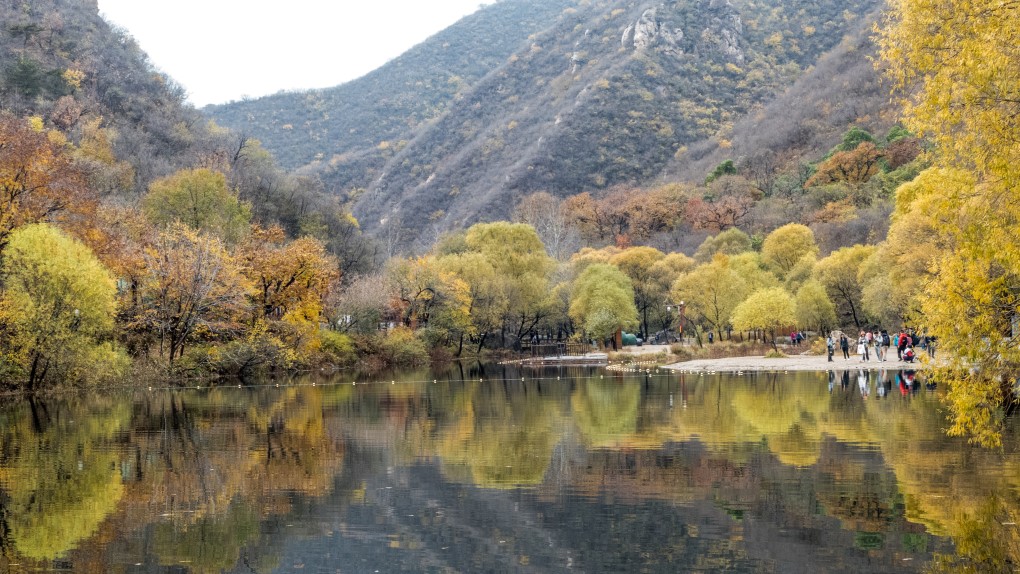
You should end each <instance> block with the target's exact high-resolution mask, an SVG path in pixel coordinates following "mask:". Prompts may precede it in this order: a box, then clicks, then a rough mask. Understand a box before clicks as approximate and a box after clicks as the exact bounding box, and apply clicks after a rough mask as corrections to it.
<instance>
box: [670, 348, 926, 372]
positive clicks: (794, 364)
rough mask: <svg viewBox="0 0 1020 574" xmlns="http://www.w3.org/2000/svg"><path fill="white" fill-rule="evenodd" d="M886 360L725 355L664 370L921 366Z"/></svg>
mask: <svg viewBox="0 0 1020 574" xmlns="http://www.w3.org/2000/svg"><path fill="white" fill-rule="evenodd" d="M889 355H890V357H889V360H888V361H876V360H874V358H872V360H870V361H861V360H860V358H859V357H857V356H856V355H851V356H850V359H849V360H847V359H844V358H843V357H842V356H841V355H840V356H836V357H833V358H832V362H831V363H830V362H828V361H827V360H826V357H825V355H793V356H789V357H784V358H781V359H766V358H765V357H727V358H724V359H699V360H696V361H684V362H682V363H673V364H672V365H666V367H665V368H667V369H674V370H678V371H715V372H740V371H828V370H833V369H835V370H843V369H866V370H869V371H878V370H882V369H897V370H898V369H920V368H921V365H920V364H918V363H917V362H914V363H906V362H903V361H899V360H897V359H896V355H895V354H893V353H889Z"/></svg>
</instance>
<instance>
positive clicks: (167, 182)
mask: <svg viewBox="0 0 1020 574" xmlns="http://www.w3.org/2000/svg"><path fill="white" fill-rule="evenodd" d="M142 208H143V209H144V211H145V214H146V215H147V216H148V217H149V219H151V220H152V221H153V222H154V223H156V224H159V225H162V226H166V225H169V224H171V223H174V222H178V221H179V222H181V223H183V224H185V225H187V226H188V227H190V228H192V229H194V230H195V231H200V232H202V233H206V234H211V235H215V236H216V237H219V238H220V239H222V240H223V241H225V242H226V243H228V244H232V243H234V242H236V241H237V240H239V239H240V238H241V237H242V236H244V234H245V233H246V232H247V231H248V224H249V222H250V221H251V209H250V208H249V206H248V205H247V204H245V203H243V202H241V201H240V200H239V199H238V198H237V195H235V194H234V193H232V192H231V191H230V188H229V187H228V186H227V178H226V176H224V175H223V174H222V173H220V172H217V171H213V170H210V169H192V170H183V171H179V172H177V173H175V174H173V175H171V176H169V177H165V178H163V179H159V180H156V181H154V182H152V185H150V186H149V193H148V194H146V196H145V197H144V198H143V200H142Z"/></svg>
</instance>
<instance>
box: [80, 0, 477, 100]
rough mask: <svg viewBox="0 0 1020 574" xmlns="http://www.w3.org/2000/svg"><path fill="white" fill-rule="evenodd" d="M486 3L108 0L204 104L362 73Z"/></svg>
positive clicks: (111, 14)
mask: <svg viewBox="0 0 1020 574" xmlns="http://www.w3.org/2000/svg"><path fill="white" fill-rule="evenodd" d="M484 3H486V0H438V1H434V2H428V1H423V0H333V1H330V0H284V1H279V0H277V1H268V0H173V1H170V0H99V11H100V12H101V13H102V14H103V15H104V16H105V17H106V19H107V20H109V21H111V22H113V23H114V24H116V25H118V26H120V27H121V28H124V29H126V30H127V31H128V32H129V33H130V34H131V35H132V36H133V37H134V38H135V40H137V41H138V43H139V45H140V46H141V47H142V49H143V50H145V52H146V53H148V54H149V59H150V61H151V62H152V63H153V64H155V65H156V67H158V68H159V69H160V70H162V71H164V72H166V73H167V74H169V75H170V77H172V78H174V79H175V80H176V81H177V82H178V83H180V84H181V85H183V86H184V87H185V88H186V89H187V91H188V94H189V99H190V101H191V103H193V104H194V105H195V106H197V107H201V106H204V105H206V104H219V103H224V102H228V101H231V100H239V99H241V98H242V97H243V96H252V97H258V96H264V95H267V94H273V93H276V92H278V91H280V90H294V89H310V88H326V87H330V86H335V85H337V84H341V83H343V82H345V81H348V80H353V79H354V78H357V77H359V76H362V75H364V74H366V73H368V72H370V71H372V70H374V69H375V68H378V67H379V66H381V65H382V64H385V63H386V62H387V61H389V60H392V59H393V58H395V57H397V56H399V55H400V54H402V53H403V52H404V51H406V50H407V49H408V48H410V47H411V46H414V45H415V44H417V43H419V42H421V41H422V40H424V39H426V38H428V37H429V36H431V35H432V34H435V33H436V32H438V31H440V30H442V29H443V28H446V27H447V26H449V25H451V24H453V23H454V22H456V21H457V20H459V19H460V18H462V17H463V16H466V15H467V14H470V13H472V12H474V11H475V10H477V9H478V7H479V5H480V4H484Z"/></svg>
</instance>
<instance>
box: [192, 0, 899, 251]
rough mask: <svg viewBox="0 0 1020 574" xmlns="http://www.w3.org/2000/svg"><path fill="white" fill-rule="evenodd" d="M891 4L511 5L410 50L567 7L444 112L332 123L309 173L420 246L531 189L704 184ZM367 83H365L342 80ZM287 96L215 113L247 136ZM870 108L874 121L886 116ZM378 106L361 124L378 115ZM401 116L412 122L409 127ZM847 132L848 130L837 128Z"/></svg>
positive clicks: (436, 98)
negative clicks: (240, 120)
mask: <svg viewBox="0 0 1020 574" xmlns="http://www.w3.org/2000/svg"><path fill="white" fill-rule="evenodd" d="M567 4H570V5H569V6H566V5H567ZM883 5H884V4H883V3H882V2H880V1H878V0H858V1H855V2H835V1H826V2H807V1H806V0H786V1H785V2H783V3H782V4H781V6H775V7H774V6H771V5H770V6H765V5H760V4H759V3H757V2H755V1H754V0H734V1H729V0H670V1H665V2H663V1H620V0H614V1H596V2H578V3H567V2H561V3H556V4H555V8H556V10H552V9H549V6H550V4H549V3H547V2H534V1H530V2H529V1H527V0H504V1H502V2H499V3H497V4H494V5H492V6H491V7H490V8H489V9H488V10H487V9H482V10H480V11H479V12H478V13H476V14H475V15H473V18H467V19H465V20H463V21H461V22H459V23H458V24H455V25H454V26H452V27H451V28H448V29H447V30H444V31H443V32H440V33H439V34H437V35H436V36H434V37H433V38H431V39H429V40H427V41H426V42H424V43H423V44H421V45H419V47H416V48H415V49H414V50H412V51H411V52H409V54H416V53H418V52H416V51H415V50H421V51H423V52H422V53H425V52H428V53H435V44H434V43H435V42H438V41H440V39H445V40H443V41H444V42H445V41H448V39H449V38H451V37H457V36H458V35H459V34H460V30H461V28H460V27H461V26H465V25H466V24H465V22H468V23H470V24H471V26H472V27H483V26H485V25H488V24H487V22H490V21H491V18H492V17H493V15H494V14H496V13H497V12H496V11H497V10H498V11H500V12H499V14H501V15H503V16H506V15H508V14H516V13H517V11H519V10H522V11H527V10H525V8H534V7H536V6H543V7H545V8H546V9H547V12H546V13H545V15H546V16H548V15H549V14H551V13H553V12H555V13H556V17H555V18H553V19H549V18H546V19H545V20H543V19H541V18H538V19H531V20H527V21H526V23H527V26H526V30H525V29H521V28H515V29H514V30H515V31H512V32H506V36H507V37H514V38H521V37H524V36H526V38H527V40H526V42H525V43H524V45H523V46H518V47H517V48H516V49H514V50H512V51H511V53H510V54H509V55H508V56H506V57H505V59H503V60H500V58H499V56H498V55H496V54H491V59H490V60H489V61H488V65H489V66H490V68H489V69H488V70H487V71H486V72H485V73H481V70H482V68H484V66H481V67H479V68H474V75H471V76H457V77H458V78H460V79H461V80H463V82H464V83H463V84H458V87H457V89H456V90H450V89H448V88H444V89H441V90H439V91H435V90H434V88H435V87H436V86H435V85H430V86H425V87H424V88H423V89H422V91H421V92H420V94H421V98H422V100H423V101H425V102H430V103H432V104H433V105H434V107H433V108H431V112H430V113H429V114H422V110H423V109H424V108H423V107H422V105H421V104H420V103H419V104H418V105H417V107H413V106H412V107H411V108H399V107H398V108H396V109H391V110H390V111H391V112H394V113H395V114H396V115H395V116H393V117H390V118H389V119H388V120H387V122H389V123H386V122H374V123H376V124H379V125H384V126H386V127H385V129H381V130H377V131H375V132H373V131H372V130H371V129H368V128H359V129H358V130H354V131H355V132H356V133H352V134H349V136H350V137H348V136H344V135H343V134H339V133H333V132H331V134H332V135H330V136H328V137H330V138H336V141H330V142H327V148H323V147H320V148H317V149H319V150H320V151H319V152H318V154H320V156H319V157H320V159H313V160H312V161H310V162H308V163H306V164H304V165H303V166H302V167H301V168H300V169H299V173H302V174H305V175H310V176H313V177H316V178H319V179H321V180H322V181H323V183H324V186H325V188H326V189H327V190H331V192H332V193H336V194H338V195H340V196H341V197H342V198H343V199H344V201H346V202H347V203H348V205H350V206H351V208H352V210H353V212H354V214H355V215H356V216H357V217H358V219H359V221H361V222H362V225H363V226H364V228H365V229H367V230H370V231H374V232H377V233H379V232H385V231H384V229H383V228H385V227H387V226H396V227H398V228H400V229H397V231H400V233H401V235H402V236H405V237H407V238H408V239H409V240H410V241H412V242H415V241H417V242H421V241H427V240H429V239H430V238H431V239H434V238H435V236H437V235H438V234H439V233H441V232H442V231H444V230H449V229H457V228H463V227H466V226H467V225H470V224H471V223H474V222H477V221H487V220H493V219H505V218H507V217H509V214H510V211H511V209H512V208H513V205H514V203H515V202H516V201H517V200H519V199H520V198H521V197H523V196H524V195H527V194H529V193H533V192H537V191H548V192H550V193H552V194H553V195H555V196H557V197H566V196H568V195H572V194H576V193H580V192H583V191H591V192H594V193H599V192H602V191H605V190H608V189H610V188H613V187H614V186H620V185H625V186H636V187H640V186H645V185H650V184H654V183H655V182H657V181H662V180H663V179H664V178H669V177H675V176H676V174H683V176H684V177H685V178H687V179H688V180H691V179H695V180H696V179H697V178H696V177H693V175H694V174H693V173H692V171H693V168H692V169H688V168H687V167H685V166H687V165H703V164H699V161H698V160H699V159H701V158H705V157H710V154H709V152H710V151H713V150H711V149H709V148H711V147H712V145H713V144H712V142H715V147H716V148H717V149H716V150H715V154H714V155H711V157H722V154H724V153H725V150H726V149H728V147H727V146H732V145H734V142H732V141H726V140H727V138H726V134H727V133H728V132H730V131H732V129H733V128H734V126H735V125H736V123H737V122H738V120H740V119H741V118H744V117H747V116H748V114H750V113H752V112H753V111H760V110H762V109H765V107H766V105H767V104H768V103H769V102H770V101H773V100H775V99H776V98H778V97H780V96H781V95H782V94H783V93H784V92H785V91H787V90H789V89H791V88H792V86H794V85H795V83H796V82H797V80H798V79H800V78H802V77H804V76H805V75H806V74H810V72H811V70H812V67H813V66H814V65H815V64H816V62H818V61H819V59H820V58H821V57H822V56H823V55H824V54H826V53H828V52H829V51H830V50H833V49H837V48H838V47H839V46H840V45H841V42H848V43H849V44H855V45H860V44H861V41H862V40H863V41H864V43H867V42H870V40H869V39H868V38H867V31H866V28H867V26H866V25H862V22H867V21H870V20H871V19H873V18H874V17H875V16H874V15H875V14H876V13H877V12H878V11H879V10H880V9H881V8H882V6H883ZM562 6H566V7H565V8H562V9H560V8H561V7H562ZM510 20H513V18H510ZM503 21H504V23H505V22H506V21H507V19H506V18H504V19H503ZM519 22H525V20H519ZM543 25H544V26H543ZM536 27H540V28H541V29H539V30H537V31H536V30H535V28H536ZM478 29H480V28H478ZM471 30H476V28H468V31H471ZM525 32H527V34H525ZM468 35H470V34H468ZM471 38H473V40H472V41H477V38H478V36H477V35H476V36H471ZM510 44H512V42H506V43H505V44H504V46H503V49H504V51H505V50H506V49H507V48H506V46H509V45H510ZM429 50H431V52H429ZM401 58H403V56H402V57H401ZM408 58H411V56H408ZM398 60H399V59H398ZM419 61H420V60H419ZM440 64H441V63H433V64H432V65H433V68H432V69H431V71H430V72H429V73H431V74H433V77H434V78H436V77H440V76H439V75H436V74H437V72H436V69H437V68H441V66H440ZM417 73H421V71H418V72H417ZM401 74H405V76H401ZM406 74H407V71H406V70H403V71H401V70H400V69H399V66H396V65H392V66H391V65H390V64H387V65H386V66H384V67H382V68H380V69H378V70H376V71H375V72H373V73H372V74H370V76H371V77H372V78H374V80H373V81H376V82H377V84H379V85H382V84H383V83H385V82H388V83H389V84H396V85H400V83H401V78H403V77H406ZM387 75H391V77H390V78H389V79H387V80H385V82H384V81H383V79H385V78H386V76H387ZM871 80H873V78H870V79H868V80H866V81H871ZM357 85H365V82H361V83H360V84H358V82H357V81H355V82H352V83H348V84H345V85H344V86H341V87H339V88H336V89H340V88H343V89H346V90H352V89H354V88H355V87H356V86H357ZM430 90H431V91H430ZM328 93H329V92H328V91H317V92H314V93H313V92H308V93H304V94H303V97H304V98H306V99H307V100H308V102H314V103H315V105H316V106H319V107H320V108H322V109H323V110H326V111H324V112H323V113H324V114H326V115H329V114H332V113H337V112H336V110H331V109H329V108H328V106H327V104H328V102H329V98H328V97H326V96H323V94H328ZM410 93H414V92H404V93H403V94H404V95H405V96H406V95H407V94H410ZM287 97H290V98H292V99H293V97H295V96H287ZM283 101H284V100H281V99H275V100H274V99H270V100H265V101H263V100H262V99H260V100H255V101H252V102H246V103H243V104H240V105H238V106H237V108H243V109H246V110H248V111H249V113H250V117H249V120H250V123H249V124H244V125H232V124H231V123H230V122H229V121H226V116H225V115H222V114H223V113H225V110H228V109H236V108H231V107H230V106H229V105H228V106H226V107H214V108H207V111H208V112H209V113H211V114H213V116H214V117H215V118H216V119H217V121H218V122H221V123H224V124H225V125H228V126H230V127H234V128H235V129H240V130H241V131H245V132H246V127H250V126H251V125H257V124H258V122H259V118H260V117H262V118H266V117H275V116H273V114H274V113H276V112H277V111H279V110H276V111H273V110H270V111H269V112H258V110H259V109H261V108H260V107H259V106H260V105H262V104H265V105H267V106H270V107H271V106H274V105H275V106H279V105H280V104H281V103H282V102H283ZM381 101H384V102H385V103H386V104H387V105H389V104H391V103H394V102H395V101H394V100H381ZM308 102H306V103H308ZM303 105H304V104H303ZM875 105H876V104H875V102H872V101H869V102H868V104H867V106H868V107H869V108H873V107H874V106H875ZM402 110H403V111H402ZM779 111H782V110H779ZM261 113H264V114H265V115H262V116H259V115H258V114H261ZM859 115H860V116H862V117H863V118H864V119H865V120H866V121H867V120H868V118H869V117H870V116H872V115H876V116H877V115H878V111H868V112H867V113H863V114H859ZM371 117H374V116H371V115H370V116H369V118H370V119H369V120H365V121H363V122H361V124H359V125H361V126H371V125H373V121H371ZM394 118H399V119H402V120H404V122H405V125H404V126H401V128H399V129H398V128H397V127H395V119H394ZM359 119H364V118H359V117H357V116H356V115H352V116H351V117H348V118H347V120H346V121H355V120H359ZM855 119H856V118H855ZM273 121H276V123H277V124H278V123H279V121H278V120H273ZM251 122H254V123H251ZM270 123H271V122H270ZM274 125H275V124H274ZM284 125H289V126H290V129H287V130H283V131H286V132H287V137H285V138H283V139H281V140H279V141H277V140H275V139H274V138H275V136H274V135H273V134H271V133H270V132H269V131H265V125H263V132H261V137H260V135H259V133H257V132H255V131H252V132H251V133H252V134H253V135H255V137H259V139H262V138H267V139H265V140H263V143H264V144H265V145H266V147H267V148H268V149H270V150H272V151H274V153H277V154H278V155H279V154H280V153H281V150H279V149H277V148H278V146H281V145H282V146H284V147H285V146H287V145H294V144H293V138H291V136H292V135H294V134H296V133H297V131H298V130H297V128H296V127H295V126H294V125H293V124H284ZM278 127H279V126H278ZM839 129H840V127H836V126H833V127H832V128H830V129H829V130H828V131H826V134H827V135H828V134H830V133H831V132H833V131H836V133H838V130H839ZM842 129H845V126H843V128H842ZM349 131H351V130H349ZM246 133H247V132H246ZM373 133H375V134H376V135H375V136H374V137H373V135H372V134H373ZM317 137H318V136H317ZM322 137H327V136H322ZM287 142H290V143H287ZM737 145H738V149H739V147H740V144H737ZM830 145H831V144H830ZM328 146H332V147H333V148H334V151H339V153H333V154H332V155H329V156H327V154H328V153H330V152H328V151H322V150H326V149H328ZM745 147H746V146H745ZM809 147H811V149H810V150H805V151H811V152H817V151H818V147H819V146H818V145H812V146H809ZM718 148H722V150H723V151H721V152H720V151H718ZM284 153H285V152H284ZM302 153H304V154H305V156H306V157H307V156H308V152H302ZM698 154H700V155H698ZM745 155H747V154H745ZM685 156H687V157H685ZM670 174H673V175H670ZM426 236H429V237H426Z"/></svg>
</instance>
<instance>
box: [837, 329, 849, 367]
mask: <svg viewBox="0 0 1020 574" xmlns="http://www.w3.org/2000/svg"><path fill="white" fill-rule="evenodd" d="M839 348H840V349H842V350H843V358H844V359H846V360H848V361H849V360H850V339H847V338H846V333H842V334H840V336H839Z"/></svg>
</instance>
